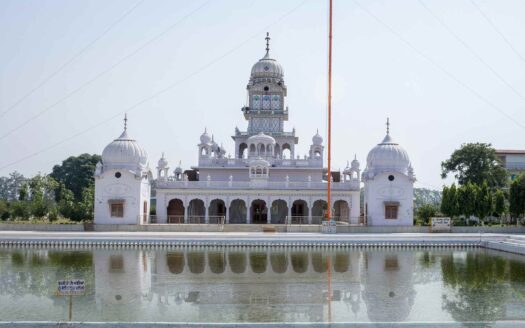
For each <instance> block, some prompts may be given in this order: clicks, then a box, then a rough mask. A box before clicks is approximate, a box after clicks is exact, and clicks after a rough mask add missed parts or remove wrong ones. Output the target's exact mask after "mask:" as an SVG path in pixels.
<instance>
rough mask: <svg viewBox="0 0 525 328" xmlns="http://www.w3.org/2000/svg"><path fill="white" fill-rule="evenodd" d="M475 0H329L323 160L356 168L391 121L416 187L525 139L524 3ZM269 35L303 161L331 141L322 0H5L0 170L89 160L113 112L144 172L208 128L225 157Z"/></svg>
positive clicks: (107, 134)
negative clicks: (464, 154) (474, 145)
mask: <svg viewBox="0 0 525 328" xmlns="http://www.w3.org/2000/svg"><path fill="white" fill-rule="evenodd" d="M473 1H475V3H474V4H473V3H472V1H470V0H422V1H417V0H396V1H394V0H391V1H380V0H366V1H365V0H359V1H353V0H335V1H334V6H335V13H334V66H333V68H334V89H335V91H334V107H333V111H334V114H333V168H334V169H338V168H341V169H342V168H344V167H345V165H346V161H347V160H348V159H350V160H351V159H352V158H353V156H354V154H357V158H358V159H359V160H360V161H361V168H362V169H364V167H365V165H366V156H367V153H368V151H369V150H370V149H371V148H372V147H373V146H374V145H376V144H377V143H378V142H380V141H381V140H382V138H383V137H384V135H385V121H386V117H387V116H388V117H390V121H391V123H392V125H391V135H392V136H393V138H394V139H395V140H396V141H397V142H399V143H400V144H401V145H402V146H403V147H404V148H405V149H406V150H407V151H408V153H409V155H410V158H411V161H412V164H413V166H414V169H415V173H416V175H417V177H418V183H417V186H423V187H430V188H440V187H441V185H442V184H443V183H444V181H443V180H441V178H440V163H441V161H442V160H445V159H446V158H448V156H449V155H450V154H451V152H452V151H453V150H454V149H456V148H458V147H459V146H460V145H461V143H464V142H476V141H480V142H490V143H492V144H493V145H494V146H495V147H496V148H509V149H523V148H525V138H524V135H525V59H524V58H525V42H524V41H525V1H522V0H513V1H511V0H473ZM475 5H477V7H479V9H481V10H482V12H483V13H485V14H486V17H487V18H488V19H489V20H490V21H491V22H492V24H493V25H494V26H495V27H496V28H497V30H498V31H499V32H500V33H501V34H498V32H497V31H496V30H495V29H494V28H493V26H491V23H489V22H488V21H487V19H486V18H485V17H484V16H483V15H482V14H481V13H480V11H479V10H478V9H477V8H476V6H475ZM426 8H427V9H426ZM440 22H441V23H440ZM266 31H269V32H270V36H271V38H272V40H271V51H270V53H271V56H272V57H273V58H275V59H277V60H278V61H279V62H280V63H281V65H282V66H283V68H284V72H285V81H286V84H287V86H288V97H287V99H286V102H287V105H288V106H289V110H290V115H289V121H288V122H287V125H286V129H288V130H291V129H292V128H293V127H295V128H296V133H297V134H298V136H299V145H298V151H296V153H298V154H300V155H301V156H302V155H303V154H305V153H306V152H307V151H308V147H309V145H310V143H311V137H312V136H313V135H314V134H315V131H316V129H317V128H319V131H320V133H321V134H322V135H325V136H326V96H325V94H326V71H327V1H320V0H306V1H304V0H287V1H283V0H264V1H259V0H251V1H250V0H239V1H229V0H211V1H202V0H199V1H172V0H170V1H132V0H126V1H116V0H113V1H106V0H100V1H99V0H93V1H68V0H54V1H50V0H49V1H42V0H34V1H18V0H13V1H9V0H2V1H0V154H1V155H0V175H7V174H8V173H9V172H11V171H13V170H17V171H19V172H21V173H23V174H24V175H32V174H35V173H37V172H39V171H40V172H50V170H51V168H52V166H53V165H54V164H57V163H60V162H61V161H62V160H63V159H65V158H66V157H68V156H70V155H78V154H81V153H99V154H100V153H101V152H102V150H103V149H104V147H105V146H106V145H107V144H108V143H109V142H111V140H113V139H114V138H116V137H118V135H119V134H120V133H121V131H122V117H123V113H124V112H127V113H128V117H129V122H128V126H129V134H130V135H131V136H132V137H134V138H136V139H137V140H138V141H139V142H140V144H141V145H142V146H143V147H145V149H146V150H147V151H148V154H149V161H150V166H151V167H152V168H154V167H155V166H156V164H157V160H158V159H159V157H160V155H161V153H162V152H163V151H164V152H165V153H166V157H167V158H168V160H169V162H170V166H171V167H172V169H173V168H174V167H175V166H176V164H177V163H178V162H179V160H181V161H182V165H183V167H184V168H188V167H189V166H191V165H196V163H197V155H198V151H197V143H198V142H199V136H200V134H201V133H202V131H203V130H204V127H205V126H206V127H207V128H208V131H209V132H211V133H213V134H214V135H215V140H216V141H218V142H219V143H221V142H222V143H223V144H224V146H225V147H226V149H227V150H228V152H230V153H233V152H234V149H233V141H232V140H231V135H232V134H233V133H234V128H235V127H236V126H238V127H239V128H240V129H241V130H245V129H246V126H247V122H246V121H245V120H244V118H243V116H242V113H241V107H242V106H243V105H244V104H245V101H246V84H247V82H248V78H249V74H250V69H251V67H252V65H253V64H254V63H255V62H256V61H257V60H258V59H260V58H261V57H262V56H263V55H264V47H265V44H264V42H265V41H264V36H265V32H266ZM505 39H506V40H507V41H505ZM511 46H512V47H514V51H513V50H512V48H511ZM520 56H521V58H520ZM447 182H448V181H447Z"/></svg>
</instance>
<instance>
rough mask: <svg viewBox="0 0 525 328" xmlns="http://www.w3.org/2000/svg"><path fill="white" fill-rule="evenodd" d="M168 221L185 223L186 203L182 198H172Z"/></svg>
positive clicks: (169, 204)
mask: <svg viewBox="0 0 525 328" xmlns="http://www.w3.org/2000/svg"><path fill="white" fill-rule="evenodd" d="M167 213H168V217H167V219H166V222H167V223H184V204H183V203H182V200H180V199H177V198H175V199H172V200H170V201H169V203H168V210H167Z"/></svg>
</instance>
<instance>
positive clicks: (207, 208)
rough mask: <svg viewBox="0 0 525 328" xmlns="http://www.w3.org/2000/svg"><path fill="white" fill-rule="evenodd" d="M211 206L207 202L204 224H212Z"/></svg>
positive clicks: (205, 204)
mask: <svg viewBox="0 0 525 328" xmlns="http://www.w3.org/2000/svg"><path fill="white" fill-rule="evenodd" d="M209 214H210V206H209V204H207V203H206V202H204V223H206V224H208V223H210V215H209Z"/></svg>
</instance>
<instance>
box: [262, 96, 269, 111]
mask: <svg viewBox="0 0 525 328" xmlns="http://www.w3.org/2000/svg"><path fill="white" fill-rule="evenodd" d="M270 98H271V97H270V96H269V95H264V96H262V109H270V103H271V100H270Z"/></svg>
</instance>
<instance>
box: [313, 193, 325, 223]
mask: <svg viewBox="0 0 525 328" xmlns="http://www.w3.org/2000/svg"><path fill="white" fill-rule="evenodd" d="M327 209H328V206H327V204H326V201H325V200H322V199H318V200H316V201H315V202H314V205H313V206H312V223H313V224H321V223H322V221H323V218H324V215H325V214H326V210H327Z"/></svg>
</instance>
